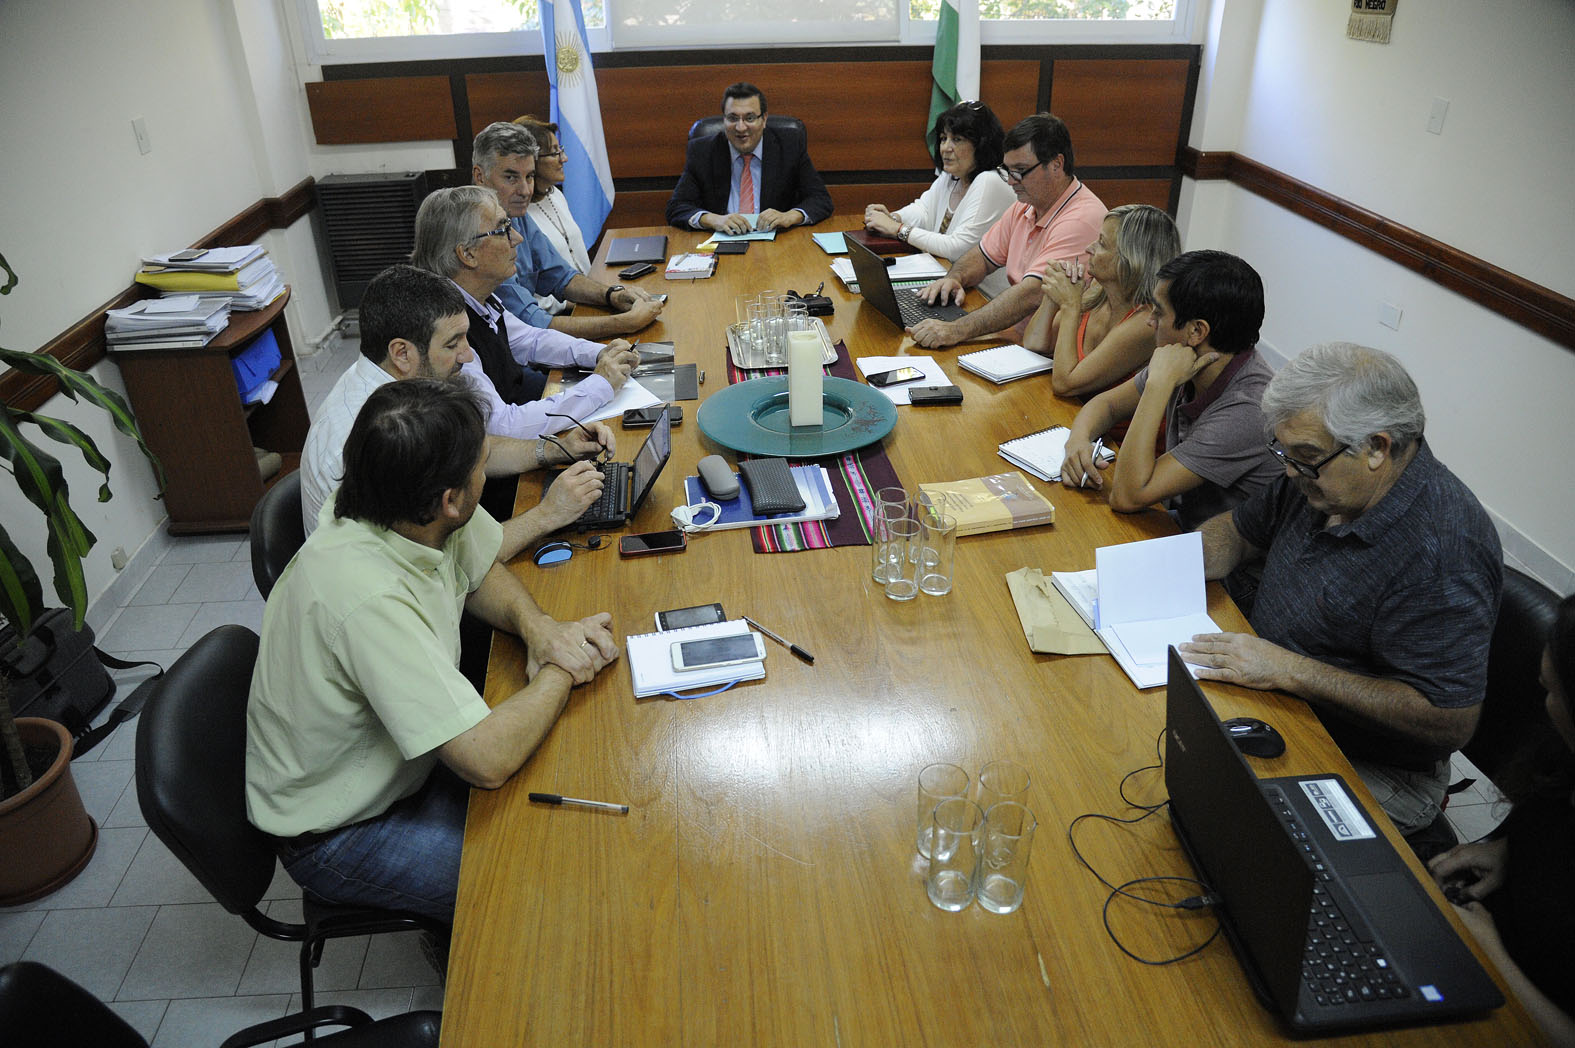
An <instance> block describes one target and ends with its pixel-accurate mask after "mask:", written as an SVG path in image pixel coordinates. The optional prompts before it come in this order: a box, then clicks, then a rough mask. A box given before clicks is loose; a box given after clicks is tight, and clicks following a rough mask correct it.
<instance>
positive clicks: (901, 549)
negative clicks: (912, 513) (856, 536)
mask: <svg viewBox="0 0 1575 1048" xmlns="http://www.w3.org/2000/svg"><path fill="white" fill-rule="evenodd" d="M887 532H888V534H889V535H890V536H891V538H890V540H889V541H888V542H887V551H888V552H887V555H886V596H888V597H890V598H891V599H892V600H912V599H913V598H914V597H917V596H918V595H919V522H918V521H916V520H910V519H909V518H907V517H902V518H900V519H897V520H893V521H890V522H889V523H888V525H887Z"/></svg>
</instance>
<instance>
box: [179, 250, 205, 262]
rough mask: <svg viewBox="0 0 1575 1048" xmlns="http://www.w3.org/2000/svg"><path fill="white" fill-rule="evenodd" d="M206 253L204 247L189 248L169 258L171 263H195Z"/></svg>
mask: <svg viewBox="0 0 1575 1048" xmlns="http://www.w3.org/2000/svg"><path fill="white" fill-rule="evenodd" d="M207 253H208V249H207V248H205V247H189V248H187V249H186V250H185V251H177V252H175V253H174V254H173V255H171V256H170V261H171V262H195V261H197V259H199V258H201V257H202V256H203V255H206V254H207Z"/></svg>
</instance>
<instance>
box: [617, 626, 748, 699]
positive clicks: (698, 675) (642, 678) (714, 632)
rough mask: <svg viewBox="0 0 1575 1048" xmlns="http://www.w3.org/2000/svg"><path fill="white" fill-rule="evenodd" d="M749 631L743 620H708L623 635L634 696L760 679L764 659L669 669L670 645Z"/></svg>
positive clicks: (670, 661) (670, 664) (730, 635)
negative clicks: (694, 624)
mask: <svg viewBox="0 0 1575 1048" xmlns="http://www.w3.org/2000/svg"><path fill="white" fill-rule="evenodd" d="M748 632H749V623H747V622H745V621H744V620H743V619H729V620H728V621H726V622H708V623H706V624H705V625H703V626H684V627H681V628H679V629H676V630H662V631H661V632H659V633H631V634H630V635H629V636H627V637H625V638H624V661H626V662H628V663H629V679H630V681H631V682H632V683H633V684H634V697H635V698H637V699H645V698H649V697H650V696H652V695H663V694H666V693H667V692H673V691H691V690H693V689H695V688H711V687H715V686H716V685H718V684H732V683H735V682H737V681H741V680H760V679H761V678H762V677H764V676H765V675H766V664H765V661H764V660H760V661H758V662H741V663H739V664H737V665H736V666H715V667H712V668H711V669H703V670H675V669H673V645H674V644H675V643H678V642H681V641H686V640H705V639H706V638H708V637H732V636H736V635H738V634H741V633H748Z"/></svg>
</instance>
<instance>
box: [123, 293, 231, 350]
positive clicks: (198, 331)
mask: <svg viewBox="0 0 1575 1048" xmlns="http://www.w3.org/2000/svg"><path fill="white" fill-rule="evenodd" d="M105 316H106V318H107V319H106V320H105V321H104V339H105V341H107V342H108V343H109V344H110V346H112V347H114V348H115V349H119V350H126V349H190V348H196V347H198V346H206V345H207V344H208V343H209V342H211V341H213V338H214V336H215V335H217V334H218V333H219V332H221V331H223V330H224V328H225V325H227V324H228V323H229V322H230V304H229V302H227V301H225V302H213V301H210V300H206V299H202V298H200V297H199V296H197V295H174V296H170V297H168V298H145V299H142V300H141V301H140V302H133V303H132V304H131V305H129V306H126V307H125V308H123V309H111V310H108V311H107V312H106V314H105Z"/></svg>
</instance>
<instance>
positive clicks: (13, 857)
mask: <svg viewBox="0 0 1575 1048" xmlns="http://www.w3.org/2000/svg"><path fill="white" fill-rule="evenodd" d="M16 728H17V733H18V734H20V735H21V736H22V742H23V743H24V744H31V745H34V746H45V745H48V744H50V743H51V742H53V743H56V744H57V750H56V753H55V760H54V763H52V764H51V765H50V766H49V770H48V771H46V772H44V774H42V775H40V776H39V777H38V778H37V779H34V780H33V785H31V786H29V787H28V788H27V789H25V790H23V791H22V792H21V793H19V794H17V795H16V796H14V797H11V798H8V799H7V800H5V801H3V802H0V856H4V859H0V906H14V905H16V904H17V903H23V902H28V901H30V900H33V899H37V898H40V897H42V896H45V895H48V894H49V893H50V892H52V891H55V890H57V889H59V888H61V887H63V886H64V885H66V884H67V883H68V882H69V881H70V880H71V879H72V878H73V877H75V876H76V875H77V874H79V873H81V872H82V870H83V868H84V867H86V866H87V864H88V860H89V859H91V858H92V857H93V850H94V849H95V848H97V847H98V825H97V824H96V823H94V821H93V820H92V819H91V818H90V817H89V816H88V813H87V809H85V808H83V807H82V797H81V795H80V794H78V793H77V784H76V780H74V779H73V778H72V777H71V733H70V732H68V731H66V729H65V728H64V727H63V726H61V725H60V724H58V723H56V722H55V721H52V720H43V719H42V718H38V717H18V718H17V721H16Z"/></svg>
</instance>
